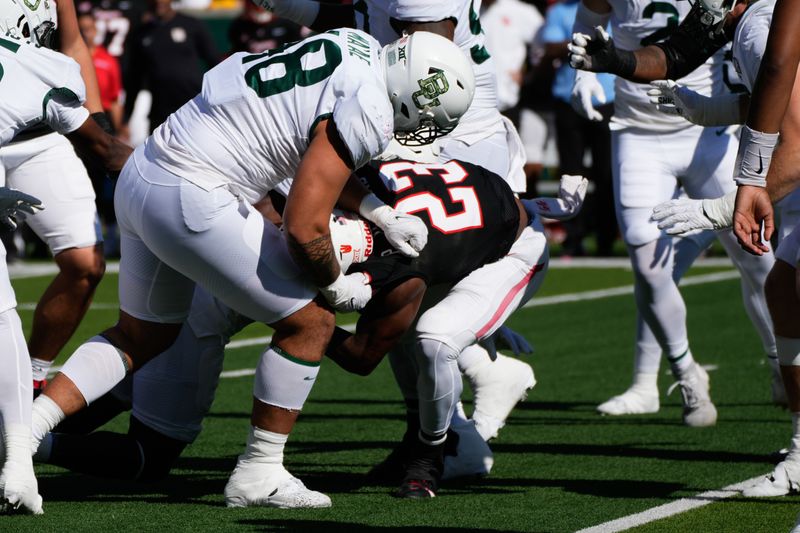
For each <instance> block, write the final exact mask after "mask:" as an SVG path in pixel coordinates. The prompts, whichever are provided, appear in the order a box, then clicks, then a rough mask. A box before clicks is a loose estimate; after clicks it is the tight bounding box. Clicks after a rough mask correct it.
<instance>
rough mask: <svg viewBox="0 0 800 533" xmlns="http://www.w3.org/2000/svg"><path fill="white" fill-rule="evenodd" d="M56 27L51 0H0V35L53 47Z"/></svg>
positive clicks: (54, 10)
mask: <svg viewBox="0 0 800 533" xmlns="http://www.w3.org/2000/svg"><path fill="white" fill-rule="evenodd" d="M56 28H57V16H56V8H55V5H54V4H53V3H52V2H51V0H0V35H3V36H5V37H10V38H12V39H15V40H19V41H27V42H28V43H30V44H34V45H36V46H43V47H45V48H53V47H54V46H55V34H56Z"/></svg>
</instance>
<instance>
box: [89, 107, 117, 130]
mask: <svg viewBox="0 0 800 533" xmlns="http://www.w3.org/2000/svg"><path fill="white" fill-rule="evenodd" d="M89 116H90V117H92V119H94V121H95V122H97V125H98V126H100V127H101V128H103V131H104V132H106V133H108V134H109V135H114V127H113V126H112V125H111V121H110V120H108V115H106V114H105V112H104V111H98V112H97V113H92V114H91V115H89Z"/></svg>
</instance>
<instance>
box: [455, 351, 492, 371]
mask: <svg viewBox="0 0 800 533" xmlns="http://www.w3.org/2000/svg"><path fill="white" fill-rule="evenodd" d="M491 362H492V359H491V358H490V357H489V352H487V351H486V350H485V349H484V348H483V347H481V346H480V345H478V344H473V345H471V346H467V347H466V348H464V349H463V350H461V353H460V354H459V355H458V369H459V370H461V373H462V374H474V373H475V372H477V370H478V369H479V368H481V367H483V366H486V365H488V364H489V363H491Z"/></svg>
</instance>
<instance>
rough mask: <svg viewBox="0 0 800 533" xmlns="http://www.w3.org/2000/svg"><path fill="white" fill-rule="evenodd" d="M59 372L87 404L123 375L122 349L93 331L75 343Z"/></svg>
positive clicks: (126, 368)
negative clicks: (74, 348) (77, 344)
mask: <svg viewBox="0 0 800 533" xmlns="http://www.w3.org/2000/svg"><path fill="white" fill-rule="evenodd" d="M61 373H62V374H64V375H65V376H67V377H68V378H69V379H70V380H71V381H72V383H74V384H75V386H76V387H77V388H78V390H79V391H80V393H81V394H82V395H83V399H84V400H85V401H86V404H87V405H89V404H91V403H92V402H94V401H95V400H97V399H98V398H100V397H101V396H103V395H104V394H105V393H107V392H108V391H110V390H111V389H113V388H114V386H115V385H116V384H117V383H119V382H120V381H122V380H123V379H125V375H126V374H127V373H128V366H127V360H126V359H125V354H124V353H123V352H122V350H120V349H119V348H117V347H116V346H114V345H113V344H111V343H110V342H108V340H106V339H105V337H101V336H100V335H97V336H95V337H92V338H91V339H89V340H88V341H86V342H84V343H83V344H81V345H80V346H78V349H77V350H75V353H73V354H72V355H71V356H70V358H69V359H67V362H66V363H65V364H64V366H63V367H61ZM50 429H52V428H50Z"/></svg>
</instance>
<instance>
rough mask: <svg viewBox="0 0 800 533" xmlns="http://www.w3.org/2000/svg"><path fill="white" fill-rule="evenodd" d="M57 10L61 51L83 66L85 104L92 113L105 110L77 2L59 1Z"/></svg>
mask: <svg viewBox="0 0 800 533" xmlns="http://www.w3.org/2000/svg"><path fill="white" fill-rule="evenodd" d="M56 12H57V14H58V32H59V35H60V36H61V52H62V53H63V54H65V55H67V56H69V57H71V58H72V59H74V60H75V61H77V63H78V64H79V65H80V67H81V77H82V78H83V83H84V85H86V103H85V104H84V105H85V106H86V109H88V110H89V112H90V113H100V112H102V111H103V106H102V104H101V103H100V89H99V88H98V86H97V74H95V71H94V63H93V62H92V56H91V54H90V53H89V48H87V47H86V43H85V42H84V40H83V37H82V36H81V32H80V29H79V28H78V18H77V16H76V14H75V4H74V2H71V1H62V2H57V3H56Z"/></svg>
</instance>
